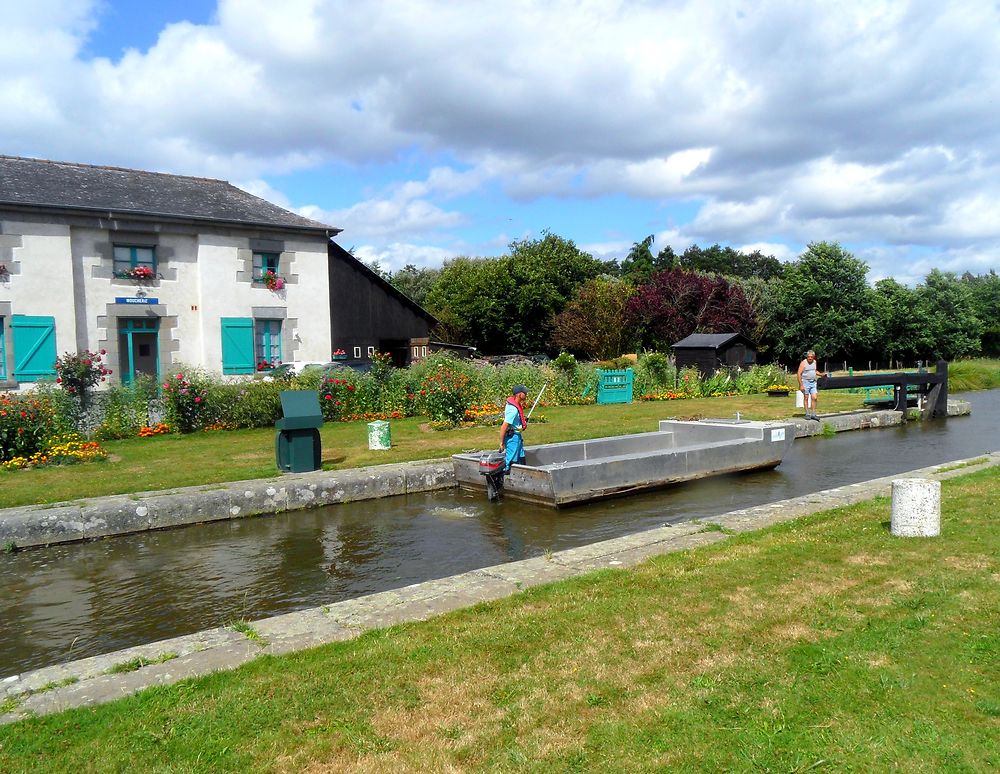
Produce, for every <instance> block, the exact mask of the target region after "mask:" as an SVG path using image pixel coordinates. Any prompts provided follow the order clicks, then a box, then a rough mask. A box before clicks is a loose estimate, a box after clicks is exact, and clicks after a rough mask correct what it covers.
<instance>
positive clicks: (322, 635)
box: [0, 452, 1000, 723]
mask: <svg viewBox="0 0 1000 774" xmlns="http://www.w3.org/2000/svg"><path fill="white" fill-rule="evenodd" d="M994 465H1000V452H994V453H993V454H987V455H982V456H980V457H974V458H970V459H968V460H958V461H955V462H951V463H944V464H941V465H934V466H931V467H928V468H921V469H918V470H913V471H910V472H908V473H900V474H896V475H894V476H887V477H885V478H878V479H875V480H872V481H863V482H860V483H857V484H849V485H847V486H841V487H837V488H835V489H826V490H822V491H818V492H813V493H810V494H808V495H805V496H803V497H795V498H792V499H789V500H782V501H779V502H774V503H767V504H764V505H758V506H755V507H753V508H745V509H741V510H738V511H731V512H729V513H725V514H722V515H719V516H715V517H713V518H710V519H705V520H704V522H703V523H698V522H687V523H681V524H674V525H668V526H663V527H660V528H658V529H652V530H649V531H647V532H640V533H638V534H635V535H625V536H624V537H618V538H613V539H611V540H605V541H602V542H600V543H593V544H591V545H586V546H580V547H578V548H571V549H569V550H566V551H559V552H556V553H553V554H547V555H545V556H536V557H533V558H531V559H523V560H521V561H517V562H508V563H507V564H500V565H496V566H494V567H484V568H482V569H480V570H473V571H471V572H465V573H462V574H460V575H453V576H451V577H449V578H441V579H439V580H432V581H427V582H424V583H416V584H413V585H411V586H405V587H403V588H399V589H393V590H391V591H383V592H379V593H376V594H370V595H368V596H364V597H358V598H356V599H349V600H345V601H343V602H334V603H331V604H329V605H323V606H321V607H314V608H311V609H308V610H301V611H299V612H296V613H286V614H284V615H278V616H273V617H270V618H264V619H261V620H258V621H253V622H251V623H250V627H251V628H250V629H249V630H246V631H247V632H248V633H247V634H244V633H240V632H237V631H234V630H233V629H230V628H224V627H219V628H216V629H209V630H207V631H203V632H199V633H197V634H190V635H185V636H182V637H174V638H172V639H169V640H162V641H160V642H154V643H150V644H148V645H138V646H135V647H132V648H126V649H124V650H119V651H116V652H114V653H108V654H105V655H102V656H91V657H89V658H84V659H80V660H79V661H71V662H69V663H66V664H59V665H56V666H50V667H45V668H43V669H36V670H33V671H31V672H26V673H24V674H22V675H10V676H7V677H6V678H0V704H4V705H6V707H7V710H6V714H4V715H0V723H10V722H13V721H16V720H19V719H21V718H24V717H27V716H29V715H33V714H39V715H41V714H47V713H51V712H58V711H60V710H64V709H70V708H72V707H84V706H90V705H94V704H100V703H103V702H107V701H113V700H114V699H120V698H122V697H123V696H127V695H129V694H132V693H135V692H136V691H139V690H142V689H143V688H149V687H152V686H155V685H169V684H172V683H176V682H179V681H181V680H185V679H187V678H190V677H198V676H201V675H206V674H210V673H212V672H217V671H219V670H222V669H233V668H235V667H237V666H239V665H240V664H244V663H246V662H247V661H251V660H253V659H255V658H257V657H259V656H262V655H265V654H271V655H276V654H281V653H288V652H292V651H295V650H301V649H304V648H310V647H314V646H317V645H323V644H326V643H330V642H338V641H341V640H348V639H352V638H354V637H357V636H358V635H359V634H361V633H362V632H365V631H367V630H370V629H375V628H379V627H384V626H391V625H393V624H398V623H403V622H406V621H422V620H426V619H428V618H431V617H433V616H436V615H441V614H442V613H447V612H449V611H452V610H458V609H460V608H464V607H469V606H471V605H474V604H477V603H479V602H486V601H490V600H495V599H501V598H503V597H508V596H511V595H513V594H516V593H518V592H519V591H522V590H524V589H527V588H530V587H532V586H538V585H541V584H544V583H551V582H553V581H559V580H564V579H566V578H572V577H574V576H578V575H583V574H584V573H587V572H591V571H593V570H599V569H607V568H627V567H634V566H635V565H638V564H639V563H641V562H643V561H644V560H646V559H648V558H650V557H653V556H659V555H661V554H666V553H671V552H674V551H684V550H687V549H691V548H696V547H698V546H702V545H707V544H709V543H718V542H721V541H724V540H727V539H729V537H730V535H733V534H740V533H743V532H750V531H753V530H757V529H761V528H763V527H768V526H771V525H772V524H780V523H782V522H786V521H791V520H793V519H797V518H799V517H800V516H805V515H808V514H811V513H817V512H819V511H824V510H828V509H830V508H838V507H840V506H844V505H851V504H853V503H858V502H862V501H864V500H868V499H871V498H873V497H879V496H886V495H888V494H889V493H890V491H891V488H892V481H893V479H898V478H930V479H932V480H941V479H947V478H953V477H955V476H961V475H965V474H966V473H971V472H973V471H976V470H981V469H984V468H987V467H991V466H994ZM251 633H252V634H251ZM123 665H135V668H134V670H132V671H125V672H122V667H123ZM129 669H132V667H131V666H130V667H129ZM113 670H115V671H117V672H119V673H115V671H113Z"/></svg>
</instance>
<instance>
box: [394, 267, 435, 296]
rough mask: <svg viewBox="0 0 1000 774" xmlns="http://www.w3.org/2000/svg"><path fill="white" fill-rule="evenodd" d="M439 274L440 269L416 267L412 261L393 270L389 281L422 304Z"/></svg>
mask: <svg viewBox="0 0 1000 774" xmlns="http://www.w3.org/2000/svg"><path fill="white" fill-rule="evenodd" d="M440 276H441V269H434V268H430V267H423V268H418V267H416V266H414V265H413V264H412V263H408V264H406V266H404V267H403V268H402V269H400V270H399V271H397V272H393V274H392V276H391V277H390V278H389V281H390V282H391V283H392V284H393V285H395V286H396V288H397V289H398V290H400V291H401V292H402V293H403V294H404V295H406V296H409V297H410V298H411V299H413V300H414V301H416V302H417V303H418V304H420V305H421V306H423V305H424V302H425V301H426V300H427V294H428V293H429V292H430V290H431V288H432V287H434V283H435V282H437V280H438V278H439V277H440Z"/></svg>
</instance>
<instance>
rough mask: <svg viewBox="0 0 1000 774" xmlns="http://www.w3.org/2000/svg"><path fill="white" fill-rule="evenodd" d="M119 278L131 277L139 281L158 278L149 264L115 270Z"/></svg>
mask: <svg viewBox="0 0 1000 774" xmlns="http://www.w3.org/2000/svg"><path fill="white" fill-rule="evenodd" d="M114 275H115V277H116V278H117V279H130V280H136V281H138V282H142V281H149V280H154V279H156V273H155V272H154V271H153V269H152V268H151V267H149V266H133V267H132V268H131V269H123V270H122V271H116V272H114Z"/></svg>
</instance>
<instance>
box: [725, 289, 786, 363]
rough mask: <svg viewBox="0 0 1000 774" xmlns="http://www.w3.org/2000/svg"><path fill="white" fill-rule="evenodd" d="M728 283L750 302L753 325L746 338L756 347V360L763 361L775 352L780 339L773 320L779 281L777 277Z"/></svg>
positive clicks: (779, 291)
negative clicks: (739, 290)
mask: <svg viewBox="0 0 1000 774" xmlns="http://www.w3.org/2000/svg"><path fill="white" fill-rule="evenodd" d="M730 281H731V282H733V284H736V285H739V287H740V288H741V289H742V290H743V295H744V296H746V299H747V301H748V302H750V308H751V309H752V310H753V317H754V320H755V323H754V326H753V328H751V329H750V330H748V331H747V336H748V337H749V338H750V339H751V340H752V341H753V342H754V343H755V344H756V345H757V356H758V358H759V359H760V360H761V361H764V360H766V359H767V358H769V357H771V356H772V353H774V352H775V350H776V348H777V345H778V340H779V339H780V330H779V329H778V328H777V326H776V325H775V319H774V318H775V311H776V310H777V308H778V298H779V295H780V293H781V280H780V279H779V278H777V277H774V278H772V279H762V278H761V277H732V278H731V279H730Z"/></svg>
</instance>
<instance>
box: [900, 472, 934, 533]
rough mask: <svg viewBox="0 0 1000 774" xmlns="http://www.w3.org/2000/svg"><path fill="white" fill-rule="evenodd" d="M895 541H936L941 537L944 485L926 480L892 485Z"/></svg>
mask: <svg viewBox="0 0 1000 774" xmlns="http://www.w3.org/2000/svg"><path fill="white" fill-rule="evenodd" d="M889 531H890V532H891V533H892V534H893V535H895V536H896V537H935V536H937V535H940V534H941V482H940V481H930V480H928V479H926V478H897V479H896V480H894V481H893V482H892V521H891V525H890V528H889Z"/></svg>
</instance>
